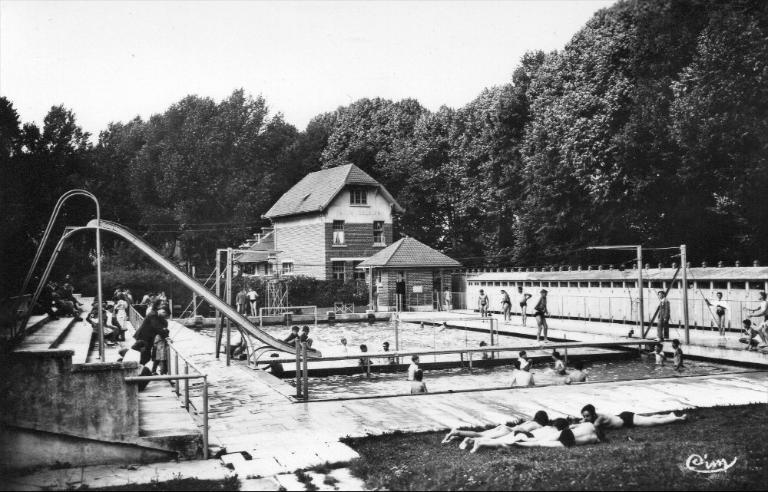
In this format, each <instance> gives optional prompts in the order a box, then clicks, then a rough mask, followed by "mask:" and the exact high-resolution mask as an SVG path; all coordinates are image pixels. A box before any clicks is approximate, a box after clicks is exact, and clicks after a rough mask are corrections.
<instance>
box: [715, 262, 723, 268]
mask: <svg viewBox="0 0 768 492" xmlns="http://www.w3.org/2000/svg"><path fill="white" fill-rule="evenodd" d="M723 266H725V265H724V263H723V262H722V261H718V262H717V268H723Z"/></svg>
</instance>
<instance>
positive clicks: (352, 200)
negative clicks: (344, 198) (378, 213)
mask: <svg viewBox="0 0 768 492" xmlns="http://www.w3.org/2000/svg"><path fill="white" fill-rule="evenodd" d="M349 204H350V205H353V206H367V205H368V190H366V189H364V188H357V189H354V188H353V189H351V190H349Z"/></svg>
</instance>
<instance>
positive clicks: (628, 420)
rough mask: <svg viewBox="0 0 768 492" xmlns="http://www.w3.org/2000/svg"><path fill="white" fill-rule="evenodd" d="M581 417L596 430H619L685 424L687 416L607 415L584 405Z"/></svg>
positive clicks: (624, 413)
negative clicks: (677, 423)
mask: <svg viewBox="0 0 768 492" xmlns="http://www.w3.org/2000/svg"><path fill="white" fill-rule="evenodd" d="M581 416H582V417H583V418H584V422H590V423H592V424H594V425H595V427H596V428H598V429H621V428H622V427H627V428H629V427H653V426H656V425H666V424H672V423H675V422H685V421H686V420H688V415H686V414H683V415H682V416H680V417H678V416H677V415H675V412H670V413H668V414H666V415H637V414H635V413H633V412H621V413H620V414H618V415H608V414H604V413H597V412H596V411H595V406H594V405H592V404H589V405H584V408H582V409H581Z"/></svg>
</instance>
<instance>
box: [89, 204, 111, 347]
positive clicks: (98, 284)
mask: <svg viewBox="0 0 768 492" xmlns="http://www.w3.org/2000/svg"><path fill="white" fill-rule="evenodd" d="M89 195H90V197H91V198H93V201H94V203H96V288H97V292H98V302H99V359H101V362H106V360H107V358H106V356H107V354H106V353H105V352H104V320H103V319H101V316H102V312H101V310H102V306H101V305H102V303H103V302H104V299H103V296H102V292H101V207H100V206H99V201H98V200H97V199H96V197H95V196H94V195H92V194H90V193H89Z"/></svg>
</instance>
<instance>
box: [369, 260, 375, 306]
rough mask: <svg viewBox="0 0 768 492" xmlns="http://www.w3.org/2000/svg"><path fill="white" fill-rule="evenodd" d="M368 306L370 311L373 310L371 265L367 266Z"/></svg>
mask: <svg viewBox="0 0 768 492" xmlns="http://www.w3.org/2000/svg"><path fill="white" fill-rule="evenodd" d="M368 307H369V309H370V310H371V311H373V310H375V308H374V306H373V267H368Z"/></svg>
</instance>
